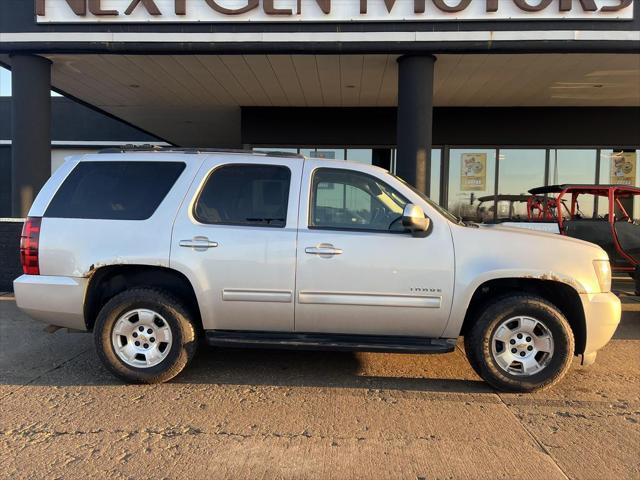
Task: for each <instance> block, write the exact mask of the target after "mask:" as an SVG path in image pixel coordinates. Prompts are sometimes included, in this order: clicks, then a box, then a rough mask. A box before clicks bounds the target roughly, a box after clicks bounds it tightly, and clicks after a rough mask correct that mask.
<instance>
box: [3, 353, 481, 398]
mask: <svg viewBox="0 0 640 480" xmlns="http://www.w3.org/2000/svg"><path fill="white" fill-rule="evenodd" d="M365 355H367V356H365V357H362V354H357V353H353V352H324V351H302V350H271V349H268V350H267V349H264V350H263V349H227V348H211V347H207V346H205V345H203V346H202V347H201V348H200V349H199V351H198V354H197V355H196V357H195V358H194V360H193V361H192V363H191V364H190V365H189V366H188V367H187V368H186V369H185V370H184V371H183V372H182V373H180V375H178V376H177V377H176V378H174V379H173V380H171V382H170V383H171V384H173V385H176V386H180V385H185V386H186V385H236V386H237V385H242V386H247V387H252V386H271V387H291V388H345V389H362V390H376V389H377V390H398V391H412V392H433V393H437V392H440V393H490V392H492V391H493V390H492V389H491V388H490V387H489V386H488V385H487V384H485V383H484V382H482V381H481V380H480V379H479V378H478V377H475V375H474V374H473V373H472V372H471V371H470V367H468V365H467V364H466V360H464V359H463V358H461V357H460V352H456V353H450V354H447V355H444V356H441V355H427V356H424V355H388V356H381V357H379V356H378V354H375V355H373V357H372V356H370V355H368V354H365ZM363 358H364V359H365V360H364V361H365V362H368V361H374V362H375V363H376V366H375V368H373V370H372V369H371V367H369V368H367V366H366V365H363ZM387 362H389V363H391V364H390V365H387ZM452 362H453V363H454V364H455V365H454V366H451V363H452ZM372 371H373V372H374V373H371V372H372ZM381 371H382V374H381V373H380V372H381ZM16 373H18V376H17V377H14V376H13V375H8V376H4V378H0V385H12V386H15V387H16V388H20V386H21V385H25V384H28V385H29V386H30V387H31V386H54V387H82V386H94V387H99V386H123V387H125V388H128V387H129V386H127V385H126V384H125V383H124V382H122V381H120V380H118V379H117V378H116V377H114V376H113V375H111V373H110V372H108V371H107V370H106V368H104V366H103V365H102V364H101V363H100V362H99V361H98V358H97V355H96V353H95V350H94V349H93V348H92V346H91V345H87V348H86V349H85V350H84V351H82V353H81V354H79V355H77V356H76V357H75V358H72V359H69V360H68V361H66V362H64V364H63V365H60V366H58V367H56V368H54V369H53V370H49V371H47V372H43V373H42V374H40V375H38V376H36V377H35V378H33V377H32V378H27V377H26V376H22V375H21V374H20V372H16ZM25 373H26V372H25ZM132 388H145V386H140V387H138V386H132Z"/></svg>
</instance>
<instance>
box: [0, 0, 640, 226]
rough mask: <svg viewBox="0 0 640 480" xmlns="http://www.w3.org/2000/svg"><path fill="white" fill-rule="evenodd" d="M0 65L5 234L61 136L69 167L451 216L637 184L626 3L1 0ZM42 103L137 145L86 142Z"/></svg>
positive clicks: (636, 34) (638, 116) (638, 209)
mask: <svg viewBox="0 0 640 480" xmlns="http://www.w3.org/2000/svg"><path fill="white" fill-rule="evenodd" d="M0 65H2V66H4V67H5V68H6V69H8V70H10V72H11V73H10V76H11V80H12V81H11V84H12V88H11V100H10V102H11V108H10V114H9V113H7V114H6V115H4V116H2V115H0V122H4V123H5V125H4V126H3V127H4V128H2V126H0V132H3V131H4V132H6V136H8V137H9V138H0V141H1V142H4V143H2V144H1V145H0V147H3V146H4V148H5V154H6V158H7V159H9V158H10V161H9V160H7V161H6V162H5V163H6V168H4V169H3V174H4V175H5V176H6V177H7V178H8V177H9V176H10V179H11V180H10V182H9V181H5V182H4V183H3V184H2V185H4V186H3V187H2V188H3V189H4V190H5V191H4V192H3V193H4V194H5V198H6V200H5V202H6V205H5V207H4V208H5V210H9V209H10V212H8V213H10V214H8V215H7V216H10V217H16V218H22V217H24V216H25V215H26V213H27V211H28V208H29V206H30V205H31V202H32V200H33V198H34V196H35V195H36V194H37V192H38V190H39V189H40V187H41V186H42V185H43V183H44V182H45V181H46V180H47V178H48V177H49V175H50V174H51V171H52V168H53V169H55V167H56V165H57V164H59V161H60V158H59V157H60V153H59V152H58V153H57V154H55V153H56V148H57V147H56V142H59V140H57V139H56V138H54V136H55V135H54V133H55V131H61V130H64V131H65V132H71V133H69V134H68V135H67V136H68V137H69V138H67V139H66V140H65V141H66V142H67V143H68V145H67V146H68V147H69V148H71V149H72V148H73V147H74V145H75V146H76V147H77V148H79V145H82V148H83V149H84V150H83V151H86V150H87V149H91V148H98V147H99V146H105V145H111V144H113V143H114V142H115V143H118V142H120V141H121V142H122V143H128V142H129V141H134V140H135V141H140V142H143V143H144V142H148V143H155V144H169V145H175V146H180V147H220V148H245V149H263V150H264V149H267V150H268V149H275V150H285V151H296V152H299V153H302V154H306V155H311V156H320V157H326V158H334V159H337V160H345V159H346V160H354V161H359V162H366V163H372V164H375V165H379V166H382V167H384V168H387V169H390V170H392V171H394V172H395V173H396V174H397V175H399V176H401V177H403V178H404V179H406V180H407V181H409V182H411V183H413V184H414V185H416V187H417V188H419V189H420V190H422V191H424V192H426V193H428V194H429V195H430V196H431V197H432V198H434V199H435V200H436V201H438V202H439V203H441V204H442V205H444V206H446V207H448V208H449V209H451V210H452V211H454V213H457V214H459V215H461V216H463V217H466V218H474V216H475V215H476V212H477V205H478V199H479V198H482V197H487V196H491V195H494V196H495V195H498V194H522V193H525V192H527V191H528V190H529V189H530V188H533V187H539V186H543V185H549V184H557V183H601V184H608V183H626V184H635V185H637V184H638V183H640V182H639V180H638V179H639V176H640V168H639V166H638V157H639V156H640V155H639V149H640V2H639V1H637V0H636V1H634V0H2V2H0ZM51 90H54V91H55V92H58V93H59V94H61V95H63V96H65V97H67V99H68V101H72V102H75V103H76V104H80V105H82V108H86V109H91V110H92V111H93V112H94V113H95V114H96V115H98V114H100V115H104V116H105V118H110V119H112V120H113V121H117V122H120V123H121V124H123V125H126V126H127V127H128V128H129V127H130V128H131V129H132V130H131V132H133V131H134V130H135V131H136V132H138V133H136V135H133V136H134V137H135V138H125V137H127V135H121V136H120V137H114V138H108V139H106V140H105V138H106V137H105V136H104V132H102V131H101V127H100V125H102V124H101V123H100V121H97V120H96V122H95V124H93V123H91V122H87V121H85V120H83V118H85V117H83V116H82V115H77V116H76V115H66V116H65V115H62V114H56V108H57V107H56V102H59V101H60V100H59V99H57V98H55V97H54V98H52V96H51V94H50V91H51ZM1 113H2V112H0V114H1ZM7 123H10V126H7ZM92 125H93V127H92ZM91 128H93V131H91ZM87 130H89V131H88V132H87ZM74 131H77V132H83V133H82V136H83V138H81V139H80V138H77V139H75V138H73V132H74ZM92 136H93V137H94V138H91V137H92ZM78 142H80V143H78ZM82 142H84V143H82ZM103 144H104V145H103ZM52 145H53V152H54V155H53V156H52ZM621 165H622V166H624V168H621ZM9 189H10V192H9V191H8V190H9ZM636 203H640V202H636ZM589 208H591V211H588V210H589ZM593 209H594V208H593V206H589V205H586V206H583V210H586V212H585V213H586V214H587V215H589V214H594V212H593ZM494 211H495V209H494ZM595 213H597V212H595ZM496 214H497V213H496ZM634 216H635V217H636V218H638V217H640V204H639V205H635V208H634Z"/></svg>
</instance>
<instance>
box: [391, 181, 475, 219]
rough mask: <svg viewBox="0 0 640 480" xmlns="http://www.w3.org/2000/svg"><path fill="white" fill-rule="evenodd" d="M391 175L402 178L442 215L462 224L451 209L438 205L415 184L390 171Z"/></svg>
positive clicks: (405, 183) (414, 191) (404, 182)
mask: <svg viewBox="0 0 640 480" xmlns="http://www.w3.org/2000/svg"><path fill="white" fill-rule="evenodd" d="M389 175H391V176H392V177H394V178H397V179H398V180H400V181H401V182H402V183H403V184H404V185H406V186H407V187H409V188H410V189H411V191H412V192H413V193H415V194H416V195H418V196H419V197H420V198H421V199H423V200H424V201H425V202H427V203H428V204H429V205H430V206H432V207H433V208H435V209H436V210H437V211H438V213H440V215H442V216H443V217H445V218H446V219H447V220H450V221H452V222H453V223H458V224H462V220H461V219H460V218H458V217H456V216H455V215H454V214H453V213H451V212H450V211H449V210H447V209H446V208H443V207H441V206H440V205H438V204H437V203H436V202H434V201H433V200H431V199H430V198H429V197H427V196H426V195H425V194H424V193H422V192H421V191H420V190H418V189H416V188H415V187H414V186H413V185H411V184H410V183H407V182H406V181H405V180H404V179H402V178H400V177H398V176H396V175H393V174H391V173H389Z"/></svg>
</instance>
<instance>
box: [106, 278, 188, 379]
mask: <svg viewBox="0 0 640 480" xmlns="http://www.w3.org/2000/svg"><path fill="white" fill-rule="evenodd" d="M94 339H95V344H96V349H97V351H98V356H99V357H100V360H102V363H103V364H104V365H105V366H106V367H107V368H108V369H109V370H110V371H111V372H112V373H113V374H114V375H116V376H117V377H119V378H121V379H122V380H124V381H126V382H130V383H161V382H166V381H167V380H170V379H172V378H173V377H175V376H176V375H177V374H178V373H180V372H181V371H182V370H183V369H184V367H185V366H186V365H187V364H188V363H189V361H190V360H191V359H192V358H193V355H194V354H195V351H196V347H197V333H196V328H195V327H194V325H193V322H192V321H191V318H190V315H189V313H188V311H187V309H186V308H185V307H184V306H183V305H182V304H181V303H180V302H179V301H178V300H177V299H175V298H174V297H173V296H171V295H170V294H169V293H167V292H164V291H162V290H156V289H153V288H134V289H131V290H125V291H124V292H122V293H120V294H118V295H116V296H115V297H113V298H112V299H111V300H109V301H108V302H107V304H106V305H105V306H104V307H102V309H101V310H100V313H99V315H98V319H97V320H96V325H95V328H94Z"/></svg>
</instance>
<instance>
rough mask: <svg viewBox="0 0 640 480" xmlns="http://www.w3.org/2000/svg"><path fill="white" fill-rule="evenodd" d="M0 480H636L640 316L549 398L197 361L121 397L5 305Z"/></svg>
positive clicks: (406, 361)
mask: <svg viewBox="0 0 640 480" xmlns="http://www.w3.org/2000/svg"><path fill="white" fill-rule="evenodd" d="M0 402H1V413H0V465H2V467H0V476H2V477H3V478H12V479H16V478H80V477H83V478H100V477H110V478H151V477H153V478H195V479H199V478H322V479H325V478H335V479H347V478H362V479H365V478H366V479H378V478H406V479H414V480H416V479H422V478H424V479H429V480H431V479H459V478H460V479H486V478H492V479H493V478H505V479H506V478H509V479H511V478H518V479H566V478H576V479H578V478H579V479H608V478H612V479H613V478H615V479H626V478H628V479H634V478H635V479H637V478H639V477H640V313H638V312H627V313H625V317H624V320H623V323H622V324H621V327H620V328H619V330H618V332H617V334H616V337H615V339H614V340H613V341H612V342H611V344H610V345H609V346H608V347H607V348H606V349H605V350H603V351H602V352H601V353H600V355H599V358H598V362H597V363H596V364H595V365H594V366H592V367H589V368H588V369H581V368H578V367H577V366H574V368H573V369H572V371H571V372H570V373H569V375H568V377H567V378H565V380H564V381H563V382H562V383H561V384H560V385H559V386H557V387H556V388H555V389H553V390H551V391H549V392H543V393H540V394H534V395H506V394H497V393H496V392H495V391H493V390H492V389H490V388H489V387H487V386H486V385H485V384H484V383H483V382H482V381H481V380H480V379H479V378H478V377H477V376H476V375H475V374H474V373H473V371H472V370H471V368H470V367H469V366H468V364H467V362H466V359H465V357H464V354H463V352H462V351H461V350H460V349H458V350H457V351H456V352H455V353H451V354H447V355H440V356H420V355H387V354H360V353H358V354H350V353H323V352H291V351H272V350H255V351H250V350H246V351H245V350H214V349H206V348H204V349H202V350H201V351H200V353H199V355H198V356H197V358H196V359H195V361H194V363H193V364H192V365H191V366H190V367H189V368H188V370H187V371H185V372H184V373H183V374H182V375H180V376H179V377H178V378H177V379H176V380H175V381H173V382H172V383H169V384H164V385H152V386H132V385H124V384H122V383H120V382H119V381H117V380H116V379H114V378H113V377H112V376H111V375H110V374H109V373H107V372H106V371H105V370H104V369H103V368H102V366H101V365H100V364H99V363H98V360H97V358H96V355H95V352H94V350H93V344H92V338H91V336H90V335H87V334H69V333H66V332H64V331H58V332H56V333H54V334H48V333H44V332H43V325H42V324H40V323H37V322H35V321H32V320H30V319H28V318H27V317H26V316H24V315H23V314H21V313H20V312H19V311H18V310H17V309H16V307H15V304H14V302H13V300H12V299H11V297H9V296H4V297H0Z"/></svg>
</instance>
